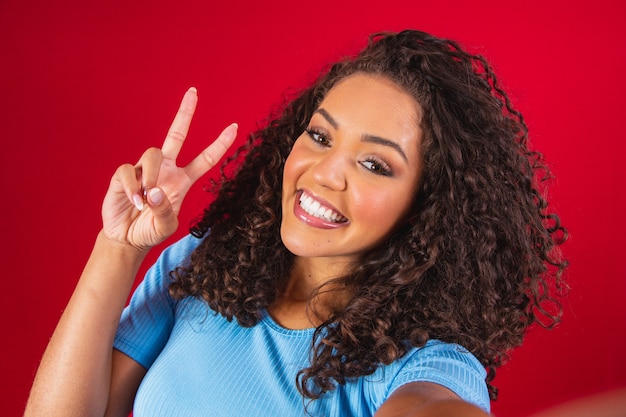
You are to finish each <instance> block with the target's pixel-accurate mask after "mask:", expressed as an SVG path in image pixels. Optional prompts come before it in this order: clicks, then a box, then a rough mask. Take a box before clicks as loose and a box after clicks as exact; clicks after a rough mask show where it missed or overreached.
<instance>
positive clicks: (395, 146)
mask: <svg viewBox="0 0 626 417" xmlns="http://www.w3.org/2000/svg"><path fill="white" fill-rule="evenodd" d="M313 113H319V114H321V115H322V117H324V119H326V121H327V122H328V123H330V125H331V126H332V127H333V128H335V129H337V128H338V127H339V124H338V123H337V121H336V120H335V119H334V118H333V117H332V116H331V115H330V114H329V113H328V112H327V111H326V110H324V109H321V108H320V109H317V110H315V111H314V112H313ZM361 141H363V142H369V143H375V144H377V145H383V146H388V147H390V148H393V149H395V150H396V151H397V152H398V153H399V154H400V156H401V157H402V159H404V161H405V162H407V163H408V162H409V159H408V158H407V157H406V154H405V153H404V151H403V150H402V148H401V147H400V145H398V144H397V143H396V142H394V141H392V140H389V139H385V138H382V137H380V136H375V135H370V134H367V133H365V134H363V136H362V137H361Z"/></svg>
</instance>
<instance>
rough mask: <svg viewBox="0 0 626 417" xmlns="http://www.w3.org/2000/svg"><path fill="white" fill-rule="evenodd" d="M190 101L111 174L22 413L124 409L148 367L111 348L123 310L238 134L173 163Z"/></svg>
mask: <svg viewBox="0 0 626 417" xmlns="http://www.w3.org/2000/svg"><path fill="white" fill-rule="evenodd" d="M196 102H197V95H196V92H195V89H190V90H189V91H188V92H187V93H186V94H185V97H184V98H183V101H182V103H181V106H180V109H179V111H178V113H177V115H176V117H175V119H174V122H173V123H172V127H171V128H170V131H169V132H168V135H167V137H166V139H165V142H164V143H163V147H162V148H161V149H156V148H152V149H149V150H147V151H146V152H145V153H144V154H143V156H142V157H141V159H140V160H139V162H138V163H137V164H136V165H134V166H133V165H130V164H127V165H122V166H121V167H120V168H118V170H117V171H116V173H115V175H114V176H113V178H112V180H111V184H110V186H109V190H108V191H107V194H106V197H105V199H104V202H103V205H102V219H103V229H102V231H101V232H100V233H99V235H98V237H97V239H96V242H95V245H94V248H93V251H92V253H91V256H90V257H89V260H88V262H87V265H86V266H85V269H84V271H83V273H82V275H81V277H80V280H79V282H78V284H77V286H76V289H75V291H74V293H73V295H72V297H71V298H70V301H69V303H68V305H67V307H66V309H65V311H64V313H63V315H62V317H61V320H60V321H59V324H58V326H57V328H56V330H55V332H54V334H53V336H52V338H51V340H50V343H49V344H48V347H47V349H46V352H45V353H44V357H43V359H42V361H41V364H40V367H39V370H38V371H37V375H36V377H35V381H34V384H33V387H32V390H31V394H30V397H29V400H28V403H27V406H26V411H25V416H27V417H28V416H39V415H46V416H56V415H58V416H103V415H105V413H106V415H108V416H126V415H127V414H128V413H129V411H130V409H131V407H132V402H133V399H134V396H135V393H136V390H137V387H138V386H139V383H140V382H141V380H142V378H143V376H144V374H145V372H146V371H145V369H144V368H143V367H141V366H140V365H139V364H138V363H136V362H135V361H133V360H132V359H131V358H129V357H127V356H126V355H124V354H122V353H120V352H118V351H115V350H114V349H113V347H112V346H113V339H114V337H115V332H116V329H117V326H118V324H119V319H120V315H121V312H122V309H123V308H124V305H125V303H126V299H127V297H128V295H129V293H130V290H131V287H132V284H133V281H134V279H135V276H136V274H137V271H138V269H139V266H140V265H141V262H142V261H143V259H144V258H145V255H146V254H147V252H148V251H149V250H150V248H151V247H153V246H155V245H157V244H159V243H161V242H162V241H164V240H165V239H166V238H167V237H169V236H170V235H171V234H172V233H174V231H175V230H176V228H177V226H178V217H177V216H178V213H179V211H180V207H181V204H182V201H183V199H184V197H185V195H186V194H187V191H188V190H189V188H190V187H191V185H192V184H193V183H194V182H195V181H196V180H197V179H198V178H200V177H201V176H202V175H204V174H205V173H206V172H207V171H208V170H209V169H210V168H211V167H212V166H213V165H215V163H216V162H217V161H218V160H219V159H220V158H221V156H222V155H223V154H224V153H225V152H226V150H227V149H228V147H229V146H230V145H231V144H232V142H233V141H234V139H235V136H236V128H237V127H236V125H231V126H229V127H228V128H226V129H225V130H224V131H223V132H222V134H221V135H220V136H219V137H218V138H217V140H216V141H215V142H213V144H211V145H210V146H209V147H208V148H206V149H205V150H204V151H203V152H202V153H201V154H200V155H198V157H196V158H195V159H194V160H193V161H192V162H191V163H190V164H189V165H188V166H186V167H182V168H181V167H177V166H176V157H177V156H178V153H179V151H180V149H181V146H182V144H183V141H184V139H185V137H186V135H187V131H188V128H189V124H190V123H191V118H192V116H193V112H194V110H195V106H196Z"/></svg>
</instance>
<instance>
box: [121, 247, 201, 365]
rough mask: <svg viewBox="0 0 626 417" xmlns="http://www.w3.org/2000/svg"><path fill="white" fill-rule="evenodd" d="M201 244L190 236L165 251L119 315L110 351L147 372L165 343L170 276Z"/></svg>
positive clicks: (170, 321)
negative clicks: (125, 357)
mask: <svg viewBox="0 0 626 417" xmlns="http://www.w3.org/2000/svg"><path fill="white" fill-rule="evenodd" d="M200 242H201V240H200V239H197V238H195V237H193V236H191V235H189V236H186V237H185V238H183V239H181V240H179V241H178V242H176V243H174V244H173V245H171V246H169V247H168V248H166V249H165V250H164V251H163V253H162V254H161V255H160V256H159V258H158V260H157V261H156V262H155V264H154V265H152V267H151V268H150V269H149V270H148V272H147V273H146V275H145V277H144V279H143V281H142V282H141V283H140V284H139V286H138V287H137V289H136V290H135V292H134V293H133V296H132V297H131V300H130V303H129V304H128V306H127V307H126V308H125V309H124V311H123V312H122V317H121V319H120V324H119V326H118V329H117V333H116V335H115V340H114V342H113V347H114V348H115V349H117V350H119V351H121V352H123V353H124V354H126V355H127V356H129V357H131V358H132V359H133V360H135V361H136V362H138V363H139V364H140V365H141V366H143V367H144V368H146V369H148V368H150V366H151V365H152V363H153V362H154V361H155V359H156V358H157V356H158V355H159V354H160V353H161V350H162V349H163V347H164V346H165V344H166V343H167V340H168V338H169V335H170V333H171V331H172V327H173V325H174V312H175V307H176V301H175V300H174V299H172V297H171V296H170V295H169V291H168V286H169V284H170V282H171V280H170V272H171V271H172V270H174V269H175V268H176V267H177V266H179V265H181V264H182V263H183V262H184V261H185V260H186V259H187V258H188V257H189V255H190V253H191V252H192V251H193V250H194V249H195V248H196V247H197V246H198V244H199V243H200Z"/></svg>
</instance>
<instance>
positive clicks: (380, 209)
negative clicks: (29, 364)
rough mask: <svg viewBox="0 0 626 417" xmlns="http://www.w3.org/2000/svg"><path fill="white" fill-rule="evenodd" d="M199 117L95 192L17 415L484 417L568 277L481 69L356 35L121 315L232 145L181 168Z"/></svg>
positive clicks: (521, 152) (533, 179)
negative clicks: (514, 355)
mask: <svg viewBox="0 0 626 417" xmlns="http://www.w3.org/2000/svg"><path fill="white" fill-rule="evenodd" d="M196 101H197V96H196V92H195V90H194V89H190V90H189V91H188V92H187V93H186V94H185V96H184V98H183V101H182V104H181V107H180V111H179V113H178V114H177V116H176V118H175V119H174V122H173V125H172V128H171V130H170V131H169V133H168V135H167V137H166V140H165V142H164V144H163V147H162V148H161V149H149V150H147V151H146V152H145V153H144V155H143V156H142V158H141V159H140V161H139V162H138V163H137V164H136V165H134V166H133V165H123V166H121V167H120V168H119V169H118V170H117V172H116V173H115V175H114V176H113V179H112V180H111V184H110V187H109V191H108V193H107V195H106V197H105V200H104V203H103V209H102V216H103V230H102V232H101V233H100V234H99V236H98V238H97V240H96V243H95V247H94V249H93V253H92V256H91V257H90V259H89V262H88V263H87V266H86V267H85V271H84V273H83V275H82V277H81V279H80V281H79V284H78V286H77V288H76V291H75V293H74V295H73V296H72V299H71V300H70V303H69V305H68V307H67V309H66V311H65V312H64V315H63V317H62V319H61V321H60V323H59V325H58V328H57V329H56V331H55V333H54V335H53V337H52V340H51V341H50V345H49V347H48V349H47V350H46V353H45V355H44V358H43V360H42V364H41V366H40V369H39V371H38V375H37V377H36V380H35V383H34V386H33V389H32V393H31V397H30V400H29V403H28V406H27V410H26V415H38V414H41V413H44V411H45V414H46V415H57V414H58V415H63V416H69V415H108V416H124V415H127V414H128V413H129V412H130V410H131V408H132V406H133V403H134V415H135V416H143V415H145V416H154V415H168V416H170V415H180V416H196V415H211V416H231V415H249V416H250V415H263V416H267V415H275V416H291V415H298V416H301V415H313V416H348V415H359V416H367V415H374V414H376V416H378V417H384V416H434V415H454V416H458V415H484V414H485V413H486V412H488V411H489V398H490V394H491V398H495V395H496V391H495V388H494V387H493V386H492V385H491V384H490V383H491V380H492V379H493V377H494V376H495V368H496V367H498V366H499V365H501V364H502V362H503V360H504V358H505V357H506V355H507V352H508V351H509V350H510V349H511V348H513V347H514V346H517V345H519V344H520V343H521V342H522V339H523V336H524V333H525V331H526V330H527V328H528V326H530V325H531V324H532V323H534V322H539V323H542V324H544V325H546V324H552V323H555V322H556V321H557V320H558V314H554V313H552V314H551V313H549V312H548V310H546V309H545V305H546V303H553V302H555V298H554V295H553V294H554V291H555V290H557V289H558V288H559V286H560V276H561V273H562V270H563V269H564V268H565V265H566V264H565V261H563V260H562V259H561V257H560V254H559V252H558V250H557V247H558V244H559V243H561V242H562V240H563V239H564V238H565V230H564V229H563V228H562V227H561V226H560V224H559V219H558V217H557V216H556V215H554V214H550V213H549V212H548V211H547V202H546V200H545V199H544V198H543V197H542V185H541V182H542V181H543V179H545V178H546V175H547V169H546V168H545V167H544V165H543V164H542V160H541V156H540V155H539V154H537V153H535V152H532V151H530V150H529V149H528V148H527V129H526V126H525V124H524V122H523V120H522V117H521V115H520V114H519V113H518V112H517V111H516V110H514V109H513V108H512V106H511V104H510V103H509V100H508V98H507V96H506V94H505V93H504V92H503V91H502V90H501V89H500V88H499V87H498V84H497V82H496V77H495V75H494V74H493V72H492V70H491V68H490V67H489V66H488V64H487V63H486V62H485V61H484V59H482V58H481V57H478V56H473V55H471V54H469V53H467V52H465V51H463V50H462V49H461V48H460V47H459V46H458V45H457V44H456V43H455V42H452V41H449V40H445V39H439V38H436V37H433V36H430V35H428V34H426V33H423V32H418V31H404V32H401V33H397V34H391V33H390V34H380V35H376V36H373V37H372V39H371V41H370V43H369V45H368V46H367V47H366V48H365V49H364V50H363V51H362V52H361V53H360V54H359V55H358V56H356V57H354V58H350V59H346V60H343V61H341V62H338V63H336V64H335V65H333V66H332V67H331V68H330V70H329V71H328V72H327V73H326V74H324V75H323V76H322V77H321V78H320V79H319V80H318V81H317V82H316V83H315V84H314V85H313V86H312V87H310V88H309V89H308V90H306V91H304V92H303V93H301V94H300V95H299V96H298V97H297V98H295V99H294V100H293V101H292V102H291V103H290V104H289V105H288V106H287V107H286V108H285V109H284V111H283V113H282V115H281V116H280V118H278V119H276V120H273V121H271V122H270V123H269V124H268V126H267V127H266V128H265V129H263V130H261V131H258V132H255V133H253V134H252V135H250V138H249V140H248V143H247V146H246V147H245V148H244V149H242V151H243V152H245V153H246V157H245V160H244V162H243V163H242V165H241V167H239V168H238V170H237V172H236V173H235V174H234V175H233V176H232V178H224V179H223V182H222V185H221V187H220V189H219V193H218V195H217V198H216V199H215V201H214V202H213V203H212V204H211V205H210V206H209V207H208V209H207V210H206V211H205V213H204V216H203V218H202V220H201V221H199V222H198V224H197V225H196V226H194V227H193V228H192V230H191V234H190V235H189V236H188V237H186V238H184V239H182V240H181V241H179V242H177V243H175V244H174V245H172V246H171V247H170V248H168V249H167V250H165V251H164V253H163V254H162V255H161V257H160V258H159V260H158V261H157V263H156V264H155V265H154V266H153V267H152V268H151V269H150V271H149V272H148V274H147V275H146V277H145V278H144V281H143V282H142V284H141V285H140V286H139V288H138V289H137V291H136V292H135V294H134V295H133V298H132V300H131V303H130V305H129V306H128V307H127V308H126V309H124V303H125V301H126V298H127V296H128V293H129V291H130V288H131V286H132V282H133V280H134V278H135V274H136V272H137V270H138V268H139V265H140V264H141V262H142V260H143V258H144V256H145V254H146V253H147V252H148V250H149V249H150V248H151V247H153V246H155V245H156V244H158V243H160V242H162V241H163V240H165V239H166V238H167V237H168V236H170V235H171V234H172V233H173V232H174V230H175V229H176V227H177V225H178V223H177V217H176V216H177V213H178V212H179V209H180V206H181V203H182V200H183V198H184V196H185V194H186V192H187V191H188V190H189V187H190V186H191V184H192V183H193V182H194V181H196V180H197V179H199V178H200V177H201V176H202V175H203V174H204V173H205V172H206V171H207V170H209V169H210V168H211V167H212V166H213V165H215V161H217V160H218V159H219V158H220V157H221V156H222V155H223V154H224V153H225V152H226V150H227V148H228V147H229V146H230V144H231V143H232V142H233V140H234V138H235V135H236V126H235V125H232V126H229V127H227V128H226V129H225V130H224V132H222V134H221V135H220V136H219V137H218V138H217V140H216V141H215V142H214V143H213V144H212V145H211V146H209V147H208V148H207V149H206V150H205V151H203V152H202V153H201V154H200V155H199V156H198V157H197V158H196V159H194V160H193V162H191V163H190V164H189V165H188V166H187V167H184V168H180V167H177V166H176V157H177V155H178V152H179V150H180V149H181V146H182V145H183V142H184V139H185V136H186V133H187V129H188V127H189V124H190V122H191V117H192V115H193V112H194V108H195V105H196ZM233 159H235V158H233ZM123 309H124V311H123V312H122V310H123ZM120 316H121V319H120ZM540 319H541V321H540ZM140 384H141V385H140Z"/></svg>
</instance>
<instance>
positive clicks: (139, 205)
mask: <svg viewBox="0 0 626 417" xmlns="http://www.w3.org/2000/svg"><path fill="white" fill-rule="evenodd" d="M133 204H135V207H137V210H139V211H141V210H143V198H141V196H140V195H139V194H133Z"/></svg>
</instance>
